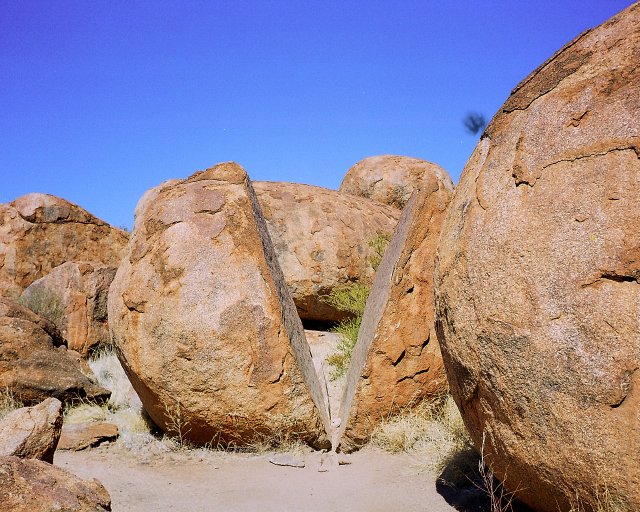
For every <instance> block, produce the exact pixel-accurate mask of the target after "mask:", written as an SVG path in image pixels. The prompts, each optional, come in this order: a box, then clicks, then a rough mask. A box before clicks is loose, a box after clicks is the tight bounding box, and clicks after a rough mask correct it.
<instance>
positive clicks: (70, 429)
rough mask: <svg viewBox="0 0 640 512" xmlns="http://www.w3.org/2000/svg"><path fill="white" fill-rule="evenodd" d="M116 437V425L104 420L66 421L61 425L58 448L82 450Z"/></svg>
mask: <svg viewBox="0 0 640 512" xmlns="http://www.w3.org/2000/svg"><path fill="white" fill-rule="evenodd" d="M117 438H118V426H117V425H114V424H113V423H108V422H106V421H99V422H91V423H68V424H65V425H63V426H62V434H61V435H60V441H58V450H84V449H85V448H89V447H91V446H97V445H99V444H100V443H102V442H104V441H114V440H115V439H117Z"/></svg>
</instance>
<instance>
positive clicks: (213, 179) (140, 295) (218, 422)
mask: <svg viewBox="0 0 640 512" xmlns="http://www.w3.org/2000/svg"><path fill="white" fill-rule="evenodd" d="M109 319H110V324H111V328H112V333H113V338H114V342H115V344H116V347H117V350H118V355H119V357H120V360H121V362H122V365H123V367H124V369H125V371H126V372H127V374H128V376H129V378H130V380H131V383H132V384H133V386H134V388H135V389H136V391H137V393H138V395H139V396H140V399H141V400H142V403H143V404H144V407H145V409H146V410H147V411H148V413H149V415H150V416H151V418H152V419H153V420H154V421H155V422H156V424H157V425H159V426H160V427H161V428H163V429H164V430H166V431H168V432H170V433H173V434H178V435H180V436H181V437H183V438H184V439H187V440H190V441H192V442H195V443H199V444H203V443H213V444H214V445H215V444H217V443H221V444H224V445H244V444H247V443H251V442H255V441H257V440H267V439H278V438H279V439H282V438H287V437H288V438H298V439H301V440H303V441H307V442H309V443H312V444H318V445H326V444H327V441H328V437H327V434H326V431H327V430H328V429H329V418H328V412H327V403H326V402H327V397H326V393H325V386H324V385H321V384H320V381H319V379H318V376H317V375H316V373H315V370H314V366H313V362H312V359H311V353H310V351H309V347H308V345H307V343H306V340H305V337H304V332H303V329H302V324H301V322H300V319H299V318H298V315H297V313H296V309H295V305H294V303H293V301H292V300H291V297H290V296H289V294H288V291H287V287H286V284H285V282H284V278H283V276H282V271H281V270H280V267H279V266H278V262H277V259H276V256H275V253H274V252H273V248H272V246H271V241H270V239H269V234H268V232H267V228H266V225H265V222H264V219H263V218H262V214H261V211H260V206H259V204H258V202H257V200H256V197H255V194H254V192H253V188H252V185H251V182H250V180H249V178H248V176H247V174H246V172H245V171H244V170H243V169H242V168H241V167H240V166H239V165H237V164H235V163H232V162H230V163H224V164H219V165H217V166H215V167H213V168H210V169H207V170H206V171H203V172H198V173H196V174H194V175H193V176H191V177H190V178H189V179H186V180H182V181H173V182H169V183H165V184H163V185H161V186H159V187H157V188H156V189H154V190H152V191H150V192H148V193H147V194H145V196H143V198H142V199H141V201H140V203H139V205H138V208H137V209H136V219H135V226H134V230H133V233H132V238H131V242H130V245H129V254H128V255H127V257H126V258H125V259H124V260H123V263H122V265H121V266H120V268H119V269H118V272H117V274H116V277H115V279H114V281H113V283H112V286H111V290H110V293H109Z"/></svg>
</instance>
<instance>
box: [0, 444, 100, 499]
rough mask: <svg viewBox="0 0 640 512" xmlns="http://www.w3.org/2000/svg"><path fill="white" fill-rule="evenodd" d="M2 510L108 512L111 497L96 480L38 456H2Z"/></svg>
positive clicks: (0, 474) (0, 497)
mask: <svg viewBox="0 0 640 512" xmlns="http://www.w3.org/2000/svg"><path fill="white" fill-rule="evenodd" d="M0 510H11V512H51V511H53V510H64V511H65V512H108V511H109V510H111V497H110V496H109V493H108V492H107V490H106V489H105V488H104V486H103V485H102V484H101V483H100V482H98V481H97V480H95V479H94V480H83V479H81V478H80V477H77V476H76V475H73V474H71V473H69V472H68V471H65V470H64V469H61V468H59V467H56V466H53V465H52V464H49V463H47V462H43V461H41V460H36V459H19V458H18V457H0Z"/></svg>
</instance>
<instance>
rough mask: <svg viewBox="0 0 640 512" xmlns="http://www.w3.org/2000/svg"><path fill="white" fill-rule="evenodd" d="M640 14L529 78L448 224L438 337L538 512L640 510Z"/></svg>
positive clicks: (515, 482) (459, 392) (495, 457)
mask: <svg viewBox="0 0 640 512" xmlns="http://www.w3.org/2000/svg"><path fill="white" fill-rule="evenodd" d="M638 63H640V4H639V3H635V4H633V5H632V6H630V7H629V8H627V9H626V10H624V11H623V12H622V13H620V14H619V15H617V16H615V17H614V18H612V19H611V20H609V21H608V22H606V23H604V24H602V25H601V26H599V27H597V28H596V29H594V30H591V31H589V32H587V33H585V34H582V35H581V36H579V37H578V38H577V39H575V40H574V41H572V42H571V43H570V44H568V45H567V46H565V47H564V48H563V49H561V50H560V51H559V52H557V53H556V54H555V55H554V56H553V57H552V58H551V59H550V60H549V61H547V62H546V63H545V64H543V65H542V66H541V67H540V68H539V69H537V70H536V71H535V72H534V73H532V74H531V75H530V76H529V77H528V78H527V79H525V80H524V81H523V82H522V83H521V84H520V85H519V86H518V87H517V88H516V89H515V90H514V92H513V93H512V95H511V97H510V98H509V99H508V100H507V102H506V103H505V104H504V105H503V107H502V108H501V109H500V112H499V113H498V114H497V115H496V116H495V117H494V118H493V120H492V121H491V123H490V124H489V126H488V128H487V130H486V132H485V134H484V135H483V137H482V139H481V141H480V143H479V144H478V146H477V147H476V149H475V152H474V154H473V155H472V157H471V159H470V160H469V162H468V163H467V165H466V167H465V170H464V173H463V175H462V178H461V181H460V183H459V184H458V187H457V189H456V193H455V196H454V199H453V200H452V203H451V205H450V208H449V211H448V214H447V216H446V219H445V222H444V225H443V228H442V236H441V239H440V243H439V248H438V259H437V264H436V277H435V288H436V312H437V318H438V325H437V327H438V336H439V338H440V341H441V348H442V353H443V357H444V360H445V364H446V368H447V374H448V377H449V382H450V386H451V392H452V394H453V396H454V398H455V399H456V402H457V404H458V406H459V408H460V410H461V412H462V416H463V418H464V420H465V423H466V425H467V426H468V428H469V430H470V432H471V434H472V437H473V439H474V441H475V443H476V446H478V447H479V446H481V444H482V440H483V437H484V440H485V443H484V447H485V455H486V456H487V458H488V460H489V462H490V463H491V464H492V465H493V468H494V470H495V472H496V474H497V476H498V477H500V478H501V479H503V480H506V485H507V486H508V487H510V488H511V489H517V490H519V492H518V496H519V497H521V499H523V500H524V501H525V502H526V503H528V504H529V505H531V506H532V507H533V508H535V509H536V510H541V511H549V512H551V511H557V510H568V509H569V508H570V506H569V505H570V502H573V503H574V504H575V503H576V501H577V502H579V503H580V504H581V505H582V506H583V507H584V508H585V510H591V509H595V507H596V502H597V495H598V494H599V495H600V496H602V495H603V492H604V489H607V490H608V492H609V493H610V494H611V495H613V496H615V497H616V499H619V500H622V501H624V502H626V505H627V509H628V510H638V509H640V465H639V464H638V461H639V460H640V414H639V411H640V370H639V369H640V314H639V311H640V284H639V281H640V244H639V242H638V233H640V202H639V201H638V198H639V197H640V67H639V66H638Z"/></svg>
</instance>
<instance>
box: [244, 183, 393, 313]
mask: <svg viewBox="0 0 640 512" xmlns="http://www.w3.org/2000/svg"><path fill="white" fill-rule="evenodd" d="M254 187H255V190H256V194H257V196H258V201H259V202H260V206H261V207H262V211H263V213H264V217H265V220H266V221H267V227H268V228H269V234H270V235H271V239H272V240H273V246H274V248H275V250H276V254H277V256H278V262H279V263H280V266H281V268H282V272H283V273H284V276H285V280H286V282H287V286H288V287H289V291H290V292H291V296H292V297H293V300H294V302H295V304H296V307H297V309H298V314H299V315H300V317H301V318H302V319H303V320H313V321H319V322H336V321H338V320H341V319H343V318H345V313H344V312H343V311H339V310H337V309H336V308H334V307H333V306H331V305H329V304H327V303H326V302H325V301H324V300H323V298H326V296H327V295H328V294H329V293H330V292H331V290H333V289H334V288H335V287H339V286H344V285H346V284H350V283H353V282H360V283H364V284H371V282H372V280H373V276H374V274H375V270H374V269H373V266H372V262H373V261H374V260H373V258H375V257H376V254H375V248H374V247H372V246H371V245H370V242H372V241H373V240H374V239H375V238H376V237H377V236H379V235H385V236H388V237H389V238H390V236H391V234H392V233H393V229H394V227H395V225H396V224H397V222H398V218H399V217H400V212H399V211H398V210H396V209H394V208H390V207H388V206H384V205H381V204H378V203H376V202H373V201H369V200H367V199H363V198H358V197H353V196H349V195H347V194H340V193H339V192H336V191H335V190H329V189H325V188H322V187H314V186H311V185H300V184H298V183H275V182H256V183H254Z"/></svg>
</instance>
